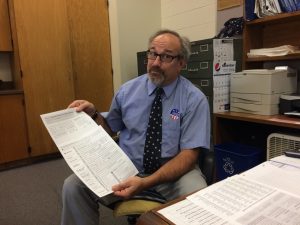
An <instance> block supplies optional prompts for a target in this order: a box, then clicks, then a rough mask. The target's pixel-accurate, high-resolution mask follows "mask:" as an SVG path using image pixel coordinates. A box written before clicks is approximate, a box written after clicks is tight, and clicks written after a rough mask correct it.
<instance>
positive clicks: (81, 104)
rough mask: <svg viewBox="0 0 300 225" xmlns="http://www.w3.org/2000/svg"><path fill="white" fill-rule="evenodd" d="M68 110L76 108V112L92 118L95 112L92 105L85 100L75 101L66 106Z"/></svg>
mask: <svg viewBox="0 0 300 225" xmlns="http://www.w3.org/2000/svg"><path fill="white" fill-rule="evenodd" d="M68 108H76V111H77V112H80V111H84V112H86V113H87V114H88V115H90V116H92V115H93V114H94V113H95V111H96V108H95V106H94V105H93V103H91V102H88V101H86V100H75V101H73V102H72V103H71V104H70V105H69V106H68Z"/></svg>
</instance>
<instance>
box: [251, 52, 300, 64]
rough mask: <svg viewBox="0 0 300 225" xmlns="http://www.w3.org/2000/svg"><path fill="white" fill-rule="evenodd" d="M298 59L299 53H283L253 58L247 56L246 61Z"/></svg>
mask: <svg viewBox="0 0 300 225" xmlns="http://www.w3.org/2000/svg"><path fill="white" fill-rule="evenodd" d="M295 59H300V53H297V54H292V55H285V56H275V57H268V56H262V57H255V58H247V59H246V61H247V62H268V61H279V60H295Z"/></svg>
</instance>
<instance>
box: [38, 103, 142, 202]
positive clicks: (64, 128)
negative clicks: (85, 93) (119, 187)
mask: <svg viewBox="0 0 300 225" xmlns="http://www.w3.org/2000/svg"><path fill="white" fill-rule="evenodd" d="M41 118H42V121H43V122H44V125H45V126H46V128H47V130H48V132H49V134H50V136H51V137H52V139H53V141H54V142H55V144H56V145H57V147H58V149H59V151H60V152H61V154H62V156H63V157H64V159H65V161H66V162H67V164H68V165H69V166H70V168H71V169H72V170H73V171H74V173H75V174H76V175H77V176H78V177H79V178H80V179H81V180H82V181H83V183H85V184H86V185H87V186H88V187H89V188H90V189H91V190H92V191H93V192H94V193H95V194H96V195H98V196H99V197H103V196H105V195H108V194H110V193H112V191H111V187H112V186H113V185H115V184H117V183H119V182H120V181H122V180H124V179H126V178H128V177H130V176H134V175H136V174H137V173H138V170H137V169H136V168H135V166H134V165H133V163H132V162H131V161H130V159H129V158H128V157H127V155H126V154H125V153H124V152H123V151H122V150H121V149H120V147H119V146H118V145H117V144H116V143H115V141H114V140H113V139H112V138H111V137H110V136H109V135H108V134H107V133H106V131H105V130H104V129H103V128H102V127H101V126H98V125H97V124H96V123H95V122H94V121H93V120H92V119H91V118H90V117H89V116H88V115H87V114H86V113H84V112H76V111H75V109H74V108H73V109H66V110H61V111H57V112H52V113H48V114H43V115H41Z"/></svg>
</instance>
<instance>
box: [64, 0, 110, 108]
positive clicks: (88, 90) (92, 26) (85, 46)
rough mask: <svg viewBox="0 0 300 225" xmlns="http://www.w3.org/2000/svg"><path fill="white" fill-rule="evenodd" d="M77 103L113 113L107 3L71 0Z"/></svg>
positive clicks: (103, 1)
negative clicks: (84, 101) (85, 101)
mask: <svg viewBox="0 0 300 225" xmlns="http://www.w3.org/2000/svg"><path fill="white" fill-rule="evenodd" d="M67 5H68V17H69V23H70V24H69V25H70V35H71V38H70V39H71V49H72V62H73V74H74V86H75V97H76V99H87V100H89V101H91V102H93V103H94V104H95V105H96V107H97V109H98V110H99V111H107V110H108V109H109V106H110V103H111V99H112V95H113V79H112V62H111V50H110V35H109V20H108V5H107V0H67Z"/></svg>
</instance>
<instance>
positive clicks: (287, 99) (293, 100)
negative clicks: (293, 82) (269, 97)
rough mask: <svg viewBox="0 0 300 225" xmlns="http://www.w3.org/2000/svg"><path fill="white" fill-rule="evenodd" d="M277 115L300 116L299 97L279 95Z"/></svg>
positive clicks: (296, 95) (297, 95)
mask: <svg viewBox="0 0 300 225" xmlns="http://www.w3.org/2000/svg"><path fill="white" fill-rule="evenodd" d="M279 113H280V114H285V115H292V116H300V95H299V94H292V95H281V96H280V100H279Z"/></svg>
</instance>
